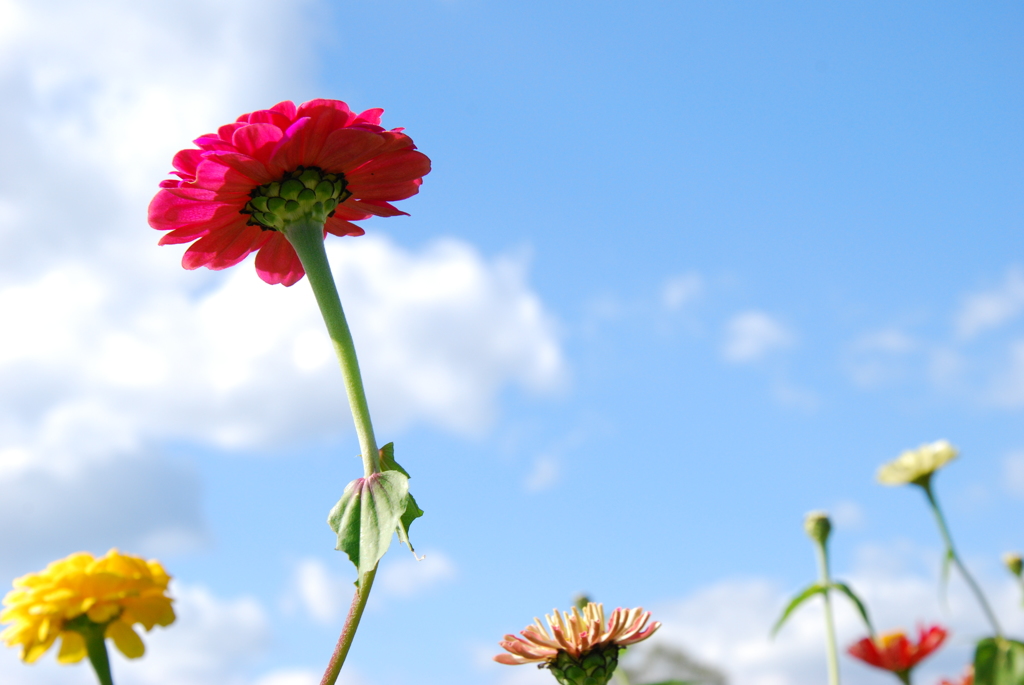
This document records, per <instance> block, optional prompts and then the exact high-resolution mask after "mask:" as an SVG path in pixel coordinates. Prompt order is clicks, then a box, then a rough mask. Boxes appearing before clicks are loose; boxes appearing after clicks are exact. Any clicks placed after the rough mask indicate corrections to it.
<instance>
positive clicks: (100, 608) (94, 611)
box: [86, 604, 121, 623]
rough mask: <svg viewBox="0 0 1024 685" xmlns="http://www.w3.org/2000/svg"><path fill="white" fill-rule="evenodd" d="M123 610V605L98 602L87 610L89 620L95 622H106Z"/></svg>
mask: <svg viewBox="0 0 1024 685" xmlns="http://www.w3.org/2000/svg"><path fill="white" fill-rule="evenodd" d="M120 612H121V607H119V606H117V605H116V604H97V605H96V606H94V607H93V608H91V609H89V611H87V612H86V615H87V616H88V617H89V620H90V621H92V622H93V623H106V622H107V621H109V620H110V619H112V618H114V617H115V616H117V615H118V614H119V613H120Z"/></svg>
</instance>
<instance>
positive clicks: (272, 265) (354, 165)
mask: <svg viewBox="0 0 1024 685" xmlns="http://www.w3.org/2000/svg"><path fill="white" fill-rule="evenodd" d="M382 112H383V110H381V109H368V110H366V111H365V112H363V113H362V114H355V113H354V112H352V111H351V110H350V109H349V108H348V105H346V104H345V103H344V102H341V101H340V100H310V101H309V102H306V103H303V104H301V105H299V106H298V107H296V106H295V105H294V104H293V103H292V102H289V101H285V102H281V103H278V104H276V105H274V106H273V107H271V108H270V109H267V110H260V111H257V112H251V113H249V114H243V115H242V116H240V117H238V120H237V121H235V122H234V123H232V124H227V125H225V126H221V127H220V129H218V130H217V132H216V133H210V134H206V135H204V136H201V137H199V138H197V139H196V140H195V144H196V145H197V146H198V147H199V149H187V150H182V151H180V152H179V153H178V154H176V155H175V156H174V161H173V165H174V169H175V170H174V171H173V172H171V173H172V174H173V175H174V176H177V178H174V179H168V180H166V181H163V182H162V183H161V184H160V186H161V190H160V191H159V192H158V193H157V195H156V197H154V198H153V201H152V202H150V204H149V224H150V226H152V227H153V228H156V229H158V230H161V231H169V232H168V233H167V234H166V235H164V236H163V238H161V239H160V244H161V245H168V244H174V243H188V242H192V241H194V242H192V245H191V246H190V247H189V248H188V250H186V252H185V255H184V257H183V258H182V266H184V267H185V268H186V269H196V268H198V267H200V266H205V267H207V268H210V269H224V268H227V267H229V266H233V265H235V264H237V263H239V262H240V261H242V260H243V259H245V257H246V256H247V255H249V254H250V253H251V252H257V251H258V254H257V255H256V271H257V272H258V273H259V275H260V278H262V279H263V280H264V281H266V282H267V283H281V284H284V285H286V286H287V285H292V284H294V283H296V282H298V281H299V280H300V279H301V278H302V276H303V274H304V273H305V272H304V270H303V268H302V264H301V263H300V262H299V258H298V256H297V255H296V254H295V250H294V249H293V248H292V246H291V244H290V243H289V242H288V240H287V239H286V238H285V236H284V235H283V234H282V233H281V231H280V230H276V229H275V228H274V227H272V226H266V225H263V224H261V223H260V222H259V221H258V220H257V218H256V216H257V215H254V212H253V211H251V210H252V204H251V203H252V201H253V200H254V199H255V198H256V196H257V195H259V194H261V192H264V189H266V188H267V187H269V186H270V184H275V182H277V184H278V185H280V182H282V181H283V180H285V179H287V178H290V177H294V176H296V174H298V173H301V172H302V171H303V170H306V169H311V170H315V171H316V172H318V173H322V174H324V175H328V176H329V177H330V178H331V180H332V181H333V182H334V187H335V189H336V192H335V193H334V196H333V197H334V199H333V200H332V205H333V204H334V203H335V202H336V203H337V204H336V206H334V209H333V211H331V212H330V213H329V215H325V216H326V223H325V225H324V237H326V235H327V233H333V234H334V235H338V236H346V235H351V236H358V235H362V234H363V232H364V231H363V229H362V228H360V227H359V226H357V225H356V224H353V223H351V222H353V221H360V220H363V219H368V218H370V217H371V216H398V215H400V214H405V212H402V211H400V210H398V209H397V208H395V207H394V206H393V205H391V204H390V203H391V202H393V201H395V200H403V199H405V198H407V197H410V196H412V195H415V194H416V193H417V192H419V187H420V184H421V183H422V180H423V176H425V175H426V174H427V173H428V172H429V171H430V160H429V159H428V158H427V156H426V155H424V154H423V153H421V152H418V151H417V150H416V146H415V145H413V142H412V139H411V138H409V136H407V135H405V134H404V133H402V129H400V128H397V129H392V130H390V131H386V130H384V129H383V128H382V127H381V126H380V115H381V113H382ZM310 187H311V186H310ZM337 188H340V190H337ZM264 194H265V193H264Z"/></svg>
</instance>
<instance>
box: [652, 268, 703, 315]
mask: <svg viewBox="0 0 1024 685" xmlns="http://www.w3.org/2000/svg"><path fill="white" fill-rule="evenodd" d="M703 291H704V279H702V278H701V277H700V274H698V273H694V272H690V273H686V274H680V275H678V276H672V277H671V278H669V279H668V280H666V281H665V285H664V286H662V289H661V302H662V304H663V305H664V306H665V308H666V309H668V310H670V311H675V310H677V309H680V308H681V307H683V306H684V305H687V304H689V303H691V302H693V301H694V300H695V299H697V298H698V297H700V295H701V293H702V292H703Z"/></svg>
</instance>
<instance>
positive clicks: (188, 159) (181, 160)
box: [171, 149, 203, 178]
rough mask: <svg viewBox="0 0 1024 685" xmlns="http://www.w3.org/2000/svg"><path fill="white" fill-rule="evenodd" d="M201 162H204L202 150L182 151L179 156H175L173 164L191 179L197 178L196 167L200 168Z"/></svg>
mask: <svg viewBox="0 0 1024 685" xmlns="http://www.w3.org/2000/svg"><path fill="white" fill-rule="evenodd" d="M201 161H203V151H202V150H195V149H188V150H180V151H179V152H178V154H176V155H174V159H173V160H172V161H171V164H172V165H173V166H174V168H175V169H177V170H178V171H180V172H182V173H183V174H185V175H186V176H188V177H189V178H195V177H196V167H197V166H199V162H201Z"/></svg>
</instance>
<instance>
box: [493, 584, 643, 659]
mask: <svg viewBox="0 0 1024 685" xmlns="http://www.w3.org/2000/svg"><path fill="white" fill-rule="evenodd" d="M546 618H547V621H548V626H549V627H550V628H551V633H548V631H547V630H546V629H545V628H544V626H543V625H541V622H540V619H534V623H533V625H531V626H527V627H526V629H525V630H523V631H521V632H520V635H522V636H523V637H517V636H515V635H506V636H505V639H504V640H503V641H502V642H501V643H500V644H501V646H502V647H503V648H504V649H505V651H507V652H509V654H499V655H498V656H496V657H494V660H495V661H497V662H499V663H502V664H509V665H512V666H515V665H519V664H529V663H538V662H551V661H553V660H554V659H555V657H557V656H558V653H559V652H565V653H567V654H569V655H570V656H571V657H573V658H574V659H579V658H580V657H582V656H583V655H585V654H586V653H588V652H590V651H593V650H596V649H601V648H604V647H607V646H613V645H614V646H619V647H626V646H628V645H632V644H635V643H637V642H640V641H641V640H646V639H647V638H649V637H650V636H651V635H653V634H654V631H656V630H657V629H658V628H660V627H661V624H660V623H658V622H657V621H655V622H654V623H652V624H651V625H650V626H647V625H646V624H647V621H648V620H649V619H650V618H651V612H649V611H647V612H645V611H644V610H643V609H616V610H615V611H613V612H612V615H611V616H610V617H609V618H608V623H607V624H605V621H604V607H603V606H602V605H600V604H595V603H593V602H590V603H588V604H587V606H586V607H584V609H583V615H582V616H581V615H580V613H579V611H578V610H577V609H576V607H573V609H572V613H571V614H570V613H568V612H566V613H563V612H559V611H558V610H557V609H556V610H555V612H554V616H553V617H552V616H547V617H546ZM615 651H616V653H617V652H618V650H615ZM612 670H614V669H612ZM608 675H609V676H610V675H611V672H609V673H608Z"/></svg>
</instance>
